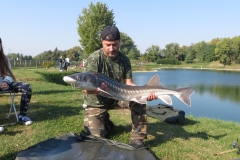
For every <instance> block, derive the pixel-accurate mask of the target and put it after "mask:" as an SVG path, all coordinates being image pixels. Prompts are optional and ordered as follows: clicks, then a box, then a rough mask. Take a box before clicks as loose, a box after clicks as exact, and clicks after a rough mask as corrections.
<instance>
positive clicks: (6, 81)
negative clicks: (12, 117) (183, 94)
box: [0, 38, 33, 130]
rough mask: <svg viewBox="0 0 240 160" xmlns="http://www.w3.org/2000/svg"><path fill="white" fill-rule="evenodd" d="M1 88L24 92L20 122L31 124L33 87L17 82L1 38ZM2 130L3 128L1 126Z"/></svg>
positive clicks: (21, 101)
mask: <svg viewBox="0 0 240 160" xmlns="http://www.w3.org/2000/svg"><path fill="white" fill-rule="evenodd" d="M0 90H12V91H14V92H22V96H21V100H20V113H19V122H22V123H23V124H25V125H31V124H32V123H33V122H32V120H31V119H30V118H29V117H27V110H28V106H29V102H30V100H31V96H32V88H31V86H30V85H29V84H28V83H25V82H15V77H14V75H13V73H12V71H11V64H10V61H9V59H8V58H7V57H6V56H5V55H4V52H3V48H2V40H1V38H0ZM0 130H1V128H0Z"/></svg>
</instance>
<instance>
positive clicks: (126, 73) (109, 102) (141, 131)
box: [83, 26, 157, 148]
mask: <svg viewBox="0 0 240 160" xmlns="http://www.w3.org/2000/svg"><path fill="white" fill-rule="evenodd" d="M101 42H102V48H101V49H99V50H97V51H95V52H94V53H92V54H91V55H90V56H89V57H88V58H87V59H86V63H85V64H84V70H85V71H95V72H99V73H102V74H104V75H106V76H108V77H110V78H112V79H115V80H116V81H118V82H122V83H125V84H127V85H134V86H135V84H134V82H133V80H132V68H131V63H130V60H129V59H128V57H127V56H125V55H124V54H122V53H121V52H120V51H118V49H119V47H120V32H119V30H118V28H117V27H115V26H107V27H104V28H103V30H102V32H101ZM106 87H107V86H106V85H105V84H102V89H104V88H106ZM83 93H84V94H83V99H84V107H85V118H84V128H85V129H86V131H87V132H88V133H90V134H91V135H93V136H97V137H105V136H106V135H107V134H108V133H109V131H110V130H111V129H113V127H114V126H113V123H112V121H110V120H109V114H108V110H109V109H113V107H114V105H115V104H116V103H117V102H116V101H115V100H113V99H109V98H106V97H102V96H100V95H97V93H98V90H94V91H92V90H91V91H87V90H83ZM153 99H157V96H155V95H154V94H151V95H149V97H148V99H147V100H149V101H150V100H153ZM129 108H130V109H131V117H132V133H131V137H130V145H132V146H133V147H136V148H139V147H144V145H143V139H145V138H147V127H146V122H147V116H146V105H141V104H138V103H135V102H130V103H129Z"/></svg>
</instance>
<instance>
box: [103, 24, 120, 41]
mask: <svg viewBox="0 0 240 160" xmlns="http://www.w3.org/2000/svg"><path fill="white" fill-rule="evenodd" d="M101 38H102V40H106V41H114V40H119V39H120V33H119V30H118V28H117V27H115V26H106V27H104V28H103V30H102V33H101Z"/></svg>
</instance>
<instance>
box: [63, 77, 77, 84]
mask: <svg viewBox="0 0 240 160" xmlns="http://www.w3.org/2000/svg"><path fill="white" fill-rule="evenodd" d="M63 80H64V82H66V83H73V82H76V80H75V79H73V78H71V77H69V76H64V77H63Z"/></svg>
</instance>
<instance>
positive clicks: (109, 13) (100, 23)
mask: <svg viewBox="0 0 240 160" xmlns="http://www.w3.org/2000/svg"><path fill="white" fill-rule="evenodd" d="M77 23H78V29H77V31H78V35H79V36H80V40H79V42H80V44H81V47H82V48H83V51H84V54H87V55H89V54H91V53H92V52H94V51H95V50H97V49H99V48H101V42H100V33H101V30H102V28H103V27H105V26H108V25H116V23H115V21H114V13H113V10H109V9H108V7H107V5H106V4H105V3H101V2H97V3H96V5H94V4H93V3H92V2H91V3H90V4H89V8H88V9H87V8H83V9H82V15H79V17H78V21H77Z"/></svg>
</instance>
